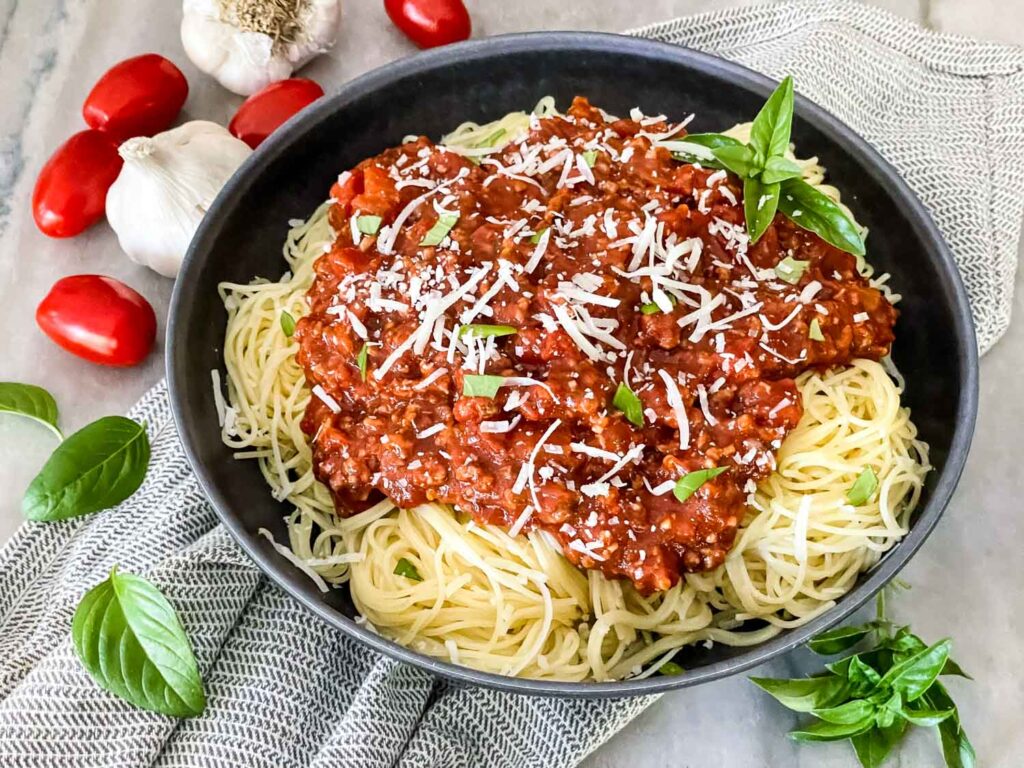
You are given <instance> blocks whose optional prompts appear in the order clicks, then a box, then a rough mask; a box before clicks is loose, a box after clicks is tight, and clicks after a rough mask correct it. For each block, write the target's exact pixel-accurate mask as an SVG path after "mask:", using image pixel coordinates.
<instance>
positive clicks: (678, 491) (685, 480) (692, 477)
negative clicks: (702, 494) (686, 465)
mask: <svg viewBox="0 0 1024 768" xmlns="http://www.w3.org/2000/svg"><path fill="white" fill-rule="evenodd" d="M727 469H729V468H728V467H714V468H712V469H698V470H697V471H696V472H687V473H686V474H685V475H683V476H682V477H680V478H679V479H678V480H676V487H675V488H673V489H672V493H674V494H675V497H676V498H677V499H679V501H686V500H687V499H688V498H690V497H691V496H693V494H694V493H695V492H696V490H697V489H698V488H700V487H701V486H702V485H704V483H706V482H707V481H708V480H710V479H711V478H713V477H718V476H719V475H720V474H722V473H723V472H725V471H726V470H727Z"/></svg>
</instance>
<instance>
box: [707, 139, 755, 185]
mask: <svg viewBox="0 0 1024 768" xmlns="http://www.w3.org/2000/svg"><path fill="white" fill-rule="evenodd" d="M711 151H712V152H713V153H714V155H715V159H716V160H718V162H720V163H721V164H722V165H724V166H725V167H726V168H727V169H728V170H730V171H732V172H733V173H735V174H736V175H737V176H740V177H741V178H750V177H753V176H754V175H756V174H757V173H758V171H760V168H758V167H757V166H756V165H755V164H754V150H752V149H751V148H750V147H748V146H747V145H746V144H740V145H739V146H727V147H718V148H717V149H713V150H711Z"/></svg>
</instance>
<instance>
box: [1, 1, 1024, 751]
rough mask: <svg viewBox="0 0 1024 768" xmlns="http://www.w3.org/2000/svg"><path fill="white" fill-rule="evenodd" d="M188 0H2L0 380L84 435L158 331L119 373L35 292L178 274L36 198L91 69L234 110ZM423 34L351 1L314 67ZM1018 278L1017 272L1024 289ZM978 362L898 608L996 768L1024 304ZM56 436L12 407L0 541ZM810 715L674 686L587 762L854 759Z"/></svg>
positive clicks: (1015, 613) (611, 9)
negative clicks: (794, 737)
mask: <svg viewBox="0 0 1024 768" xmlns="http://www.w3.org/2000/svg"><path fill="white" fill-rule="evenodd" d="M737 4H739V0H705V1H702V0H640V2H631V3H627V2H622V1H621V0H589V1H588V2H571V0H570V1H569V2H566V1H565V0H515V2H505V1H504V0H469V2H468V5H469V6H470V9H471V12H472V13H473V18H474V22H475V34H476V35H478V36H479V35H488V34H498V33H502V32H512V31H523V30H531V29H602V30H621V29H625V28H628V27H632V26H639V25H641V24H646V23H649V22H653V21H658V20H661V19H665V18H670V17H672V16H678V15H682V14H686V13H693V12H697V11H702V10H708V9H712V8H723V7H728V6H730V5H737ZM879 4H881V5H884V6H885V7H887V8H889V9H890V10H893V11H895V12H896V13H898V14H900V15H903V16H906V17H908V18H911V19H914V20H917V21H919V22H922V23H925V24H928V25H930V26H933V27H935V28H937V29H941V30H943V31H950V32H958V33H963V34H970V35H975V36H980V37H985V38H989V39H993V40H1002V41H1006V42H1015V43H1018V44H1019V43H1022V42H1024V4H1022V3H1020V2H1013V0H1011V1H1010V2H1006V1H1005V0H1002V1H1001V2H997V1H996V0H980V2H979V0H882V1H881V2H880V3H879ZM179 7H180V4H179V2H177V0H0V73H2V74H0V328H3V329H4V336H5V340H4V342H3V344H2V347H0V380H13V381H26V382H34V383H39V384H45V385H46V386H47V387H48V388H49V389H50V390H51V391H52V392H53V393H54V395H55V396H56V398H57V401H58V403H59V404H60V406H61V411H62V416H61V423H62V426H63V427H65V429H66V430H68V431H70V430H74V429H76V428H78V427H80V426H81V425H83V424H85V423H87V422H89V421H91V420H92V419H94V418H97V417H99V416H101V415H105V414H110V413H118V412H122V411H124V410H125V409H126V408H127V407H128V406H129V405H131V404H132V403H133V402H134V401H135V400H136V399H137V398H138V396H139V395H141V394H142V393H143V392H144V391H145V390H146V389H147V388H148V387H150V386H151V385H152V384H153V383H155V382H156V381H157V380H158V379H159V378H160V377H161V376H162V374H163V359H162V351H163V350H162V346H163V345H162V344H160V345H159V346H158V349H157V351H156V353H154V355H153V356H152V357H150V359H149V360H148V361H147V362H146V363H145V364H143V365H141V366H139V367H137V368H134V369H131V370H108V369H103V368H100V367H97V366H93V365H91V364H89V363H86V362H84V361H81V360H79V359H77V358H75V357H72V356H70V355H68V354H66V353H64V352H63V351H61V350H60V349H58V348H57V347H56V346H54V345H53V344H51V343H50V342H49V341H48V340H47V339H45V338H44V337H43V336H42V334H41V333H40V332H39V331H38V329H37V328H36V326H35V325H34V323H33V322H32V317H33V312H34V309H35V306H36V304H37V303H38V302H39V300H40V299H41V298H42V296H43V295H44V294H45V293H46V291H47V290H48V289H49V287H50V285H51V284H52V283H53V282H54V281H55V280H56V279H58V278H59V277H61V276H63V275H67V274H75V273H82V272H96V273H102V274H109V275H113V276H116V277H118V278H120V279H122V280H124V281H125V282H127V283H129V284H130V285H132V286H134V287H135V288H136V289H138V290H139V291H141V292H142V293H143V294H144V295H145V296H147V297H148V298H149V300H150V301H151V302H152V303H153V305H154V307H155V308H156V310H157V315H158V317H159V318H160V326H161V331H162V330H163V324H164V319H165V315H166V310H167V302H168V298H169V296H170V292H171V282H170V281H169V280H166V279H164V278H161V277H159V276H157V275H155V274H153V273H151V272H148V271H146V270H145V269H142V268H141V267H137V266H135V265H133V264H132V263H131V262H129V261H128V260H127V259H126V258H125V257H124V256H123V255H122V254H121V253H120V252H119V250H118V248H117V243H116V240H115V238H114V237H113V234H112V232H111V231H110V230H109V228H108V227H107V226H106V225H105V224H100V225H98V226H96V227H94V228H93V229H92V230H91V231H89V232H88V233H87V234H85V235H83V236H80V237H78V238H76V239H73V240H66V241H52V240H48V239H47V238H45V237H44V236H42V235H41V234H39V233H38V232H37V231H36V229H35V227H34V225H33V223H32V219H31V215H30V209H29V199H30V196H31V190H32V185H33V183H34V179H35V175H36V173H37V171H38V169H39V167H40V166H41V164H42V163H43V161H44V160H45V158H46V156H47V155H48V153H49V152H50V151H51V150H52V149H53V148H54V147H55V146H56V145H57V144H58V143H59V142H61V141H62V140H63V139H64V138H65V137H66V136H68V135H69V134H70V133H72V132H74V131H76V130H79V129H80V127H81V118H80V115H79V109H80V104H81V101H82V99H83V98H84V96H85V94H86V93H87V91H88V89H89V86H90V84H91V83H92V82H93V80H94V79H95V78H96V77H97V76H98V75H99V74H100V73H102V72H103V71H104V70H105V69H106V68H107V67H108V66H109V65H110V64H112V63H113V62H115V61H118V60H120V59H122V58H125V57H127V56H131V55H135V54H138V53H142V52H147V51H156V52H159V53H162V54H164V55H165V56H168V57H170V58H172V59H173V60H174V61H176V62H177V63H178V64H179V65H180V66H181V67H182V69H183V70H184V72H185V74H186V76H187V77H188V79H189V83H190V85H191V88H192V90H191V93H190V96H189V100H188V103H187V104H186V113H187V114H186V116H187V117H189V118H196V117H202V118H206V119H211V120H217V121H221V122H224V121H226V120H227V119H228V118H229V117H230V115H231V114H232V112H233V111H234V109H235V107H236V106H237V104H238V103H239V101H240V99H238V98H237V97H235V96H232V95H231V94H228V93H227V92H225V91H224V90H222V89H221V88H219V87H218V86H217V85H216V84H215V83H214V82H213V81H212V80H210V79H208V78H205V77H203V76H201V75H200V74H199V73H198V72H197V71H196V70H195V69H194V68H193V67H192V66H191V65H190V64H189V62H188V61H187V59H186V58H185V56H184V54H183V52H182V50H181V45H180V43H179V40H178V34H177V26H178V21H179V12H180V11H179ZM412 50H413V49H412V47H411V46H410V45H409V44H408V43H407V42H406V41H405V40H404V39H403V38H401V37H400V36H399V35H398V33H397V32H396V31H394V30H393V29H392V28H391V26H390V24H389V23H388V21H387V19H386V17H385V15H384V12H383V10H382V3H381V2H380V0H347V3H346V8H345V12H344V19H343V34H342V36H341V40H340V42H339V44H338V46H337V47H336V48H335V49H334V51H333V52H332V53H331V54H330V55H329V56H327V57H324V58H322V59H320V60H318V61H317V62H315V63H314V64H313V65H311V66H310V67H309V68H308V69H307V70H306V72H305V74H307V75H309V76H311V77H313V78H315V79H317V80H319V81H320V82H321V83H322V84H323V85H324V86H325V87H326V88H327V89H328V90H330V89H331V87H332V86H337V85H339V84H341V83H342V82H344V81H345V80H347V79H349V78H351V77H353V76H355V75H357V74H359V73H361V72H363V71H365V70H367V69H370V68H372V67H374V66H377V65H379V64H382V63H384V62H386V61H389V60H391V59H394V58H397V57H400V56H405V55H408V54H409V53H411V52H412ZM1018 288H1019V286H1018ZM1020 296H1021V294H1020V291H1019V290H1018V298H1017V302H1016V303H1017V306H1016V309H1015V312H1016V315H1015V317H1016V318H1017V319H1016V322H1015V324H1014V325H1013V326H1012V327H1011V329H1010V331H1009V333H1008V334H1007V336H1006V337H1005V338H1004V339H1003V340H1002V341H1000V342H999V344H998V345H997V346H996V348H995V349H994V350H992V352H991V353H989V354H988V355H987V356H986V357H985V359H984V361H983V363H982V367H981V375H982V379H981V412H980V415H979V421H978V430H977V438H976V440H975V445H974V449H973V451H972V454H971V458H970V460H969V463H968V466H967V470H966V472H965V475H964V479H963V482H962V483H961V485H960V488H959V490H958V492H957V494H956V497H955V499H954V501H953V504H952V505H951V508H950V510H949V511H948V513H947V515H946V517H945V519H944V520H943V521H942V523H941V525H940V526H939V528H938V530H937V531H936V532H935V533H934V534H933V536H932V537H931V539H930V540H929V541H928V543H927V545H926V546H925V547H924V549H923V550H922V551H921V553H920V554H919V555H918V556H917V557H916V558H915V559H914V561H913V562H912V563H911V565H910V566H909V568H908V569H907V570H906V572H905V578H906V579H907V580H908V581H909V582H911V583H912V584H913V585H914V589H913V591H912V592H911V593H910V595H908V596H905V597H901V598H899V599H898V601H897V602H896V605H895V612H896V614H897V618H898V619H900V620H901V621H909V622H912V623H913V625H914V627H915V629H916V630H917V631H918V632H919V633H920V634H921V635H923V636H924V637H925V638H938V637H940V636H943V635H946V634H951V635H952V636H953V638H954V641H955V645H956V656H957V658H958V659H959V660H960V662H961V663H962V664H963V665H964V666H965V667H966V668H967V669H968V670H969V671H970V672H971V673H972V674H973V675H974V676H975V682H974V683H970V684H965V683H962V682H960V681H955V682H954V683H953V684H952V687H953V689H954V690H955V695H956V698H957V700H958V701H959V702H960V706H961V708H962V711H963V718H964V721H965V725H966V727H967V729H968V732H969V733H970V735H971V737H972V739H973V741H974V743H975V745H976V747H977V749H978V753H979V756H980V757H981V760H980V765H983V766H1005V767H1006V768H1011V767H1012V768H1016V767H1017V766H1019V765H1021V764H1022V762H1024V733H1022V730H1021V725H1022V724H1024V716H1022V713H1024V675H1022V673H1021V669H1022V668H1024V644H1022V643H1021V642H1020V638H1021V637H1022V636H1024V619H1022V618H1021V615H1022V610H1021V609H1024V558H1021V557H1020V554H1019V552H1020V548H1021V544H1022V538H1024V525H1022V523H1021V522H1020V520H1021V515H1020V512H1019V501H1020V499H1021V498H1022V497H1024V473H1021V472H1020V470H1019V464H1020V460H1021V458H1022V456H1021V451H1020V450H1019V447H1018V445H1019V437H1018V433H1019V430H1020V427H1021V425H1022V423H1024V384H1022V379H1021V376H1020V366H1019V363H1018V361H1019V360H1020V358H1021V356H1022V355H1024V321H1022V320H1021V315H1022V314H1024V306H1021V305H1022V303H1024V302H1022V299H1021V298H1020ZM51 449H52V440H51V438H50V437H49V436H48V434H47V433H46V432H45V431H43V430H41V429H38V428H35V427H34V426H33V425H31V424H28V423H26V422H23V421H20V420H16V419H0V488H3V489H4V492H3V493H2V494H0V542H2V541H3V540H6V538H7V537H9V536H10V535H11V534H12V533H13V532H14V530H15V529H16V527H17V526H18V525H19V524H20V513H19V503H20V498H21V494H22V490H23V489H24V487H25V486H26V484H27V483H28V481H29V480H30V478H31V477H32V476H33V475H34V474H35V472H36V471H37V470H38V468H39V466H40V465H41V464H42V462H43V461H44V460H45V457H46V456H47V455H48V453H49V451H50V450H51ZM808 656H809V654H807V653H806V652H800V653H796V654H793V655H791V656H790V657H788V658H786V659H784V660H782V661H779V662H776V663H774V664H772V665H770V666H769V667H766V668H763V669H760V670H758V672H759V673H761V674H771V675H785V674H790V673H793V672H796V671H797V670H799V669H802V668H804V667H806V665H807V664H808V662H809V659H808ZM794 722H795V719H794V718H792V717H790V715H789V713H787V712H786V711H784V710H783V709H782V708H781V707H778V706H775V705H774V704H773V703H772V702H771V701H769V700H767V698H766V697H765V696H762V695H759V694H758V693H757V692H756V691H755V690H754V689H753V687H752V686H751V685H750V684H749V683H748V682H747V681H746V679H745V677H743V676H740V677H736V678H734V679H731V680H726V681H723V682H719V683H715V684H710V685H706V686H702V687H700V688H698V689H695V690H689V691H682V692H679V693H675V694H671V695H668V696H665V697H664V698H663V699H662V700H661V701H659V702H658V703H657V704H655V705H654V706H653V707H652V708H651V709H650V710H648V712H647V713H646V714H645V715H643V716H641V717H640V718H638V719H637V721H636V722H634V723H633V724H632V725H630V726H629V727H628V728H626V729H625V730H624V731H623V732H621V733H620V734H618V735H616V736H615V737H614V738H612V739H611V740H610V741H609V743H608V744H607V745H606V746H604V747H603V748H602V749H600V750H599V751H598V752H597V753H595V754H594V755H593V756H592V757H591V758H590V759H589V761H588V763H587V764H588V765H589V766H591V768H598V767H599V766H600V767H601V768H612V767H613V766H625V765H628V766H631V768H654V767H655V766H672V767H673V768H697V767H698V766H712V765H714V766H728V767H729V768H733V767H739V768H747V767H748V766H749V767H761V766H765V767H767V766H772V767H773V768H774V767H776V766H822V767H826V766H827V767H832V766H835V767H839V766H842V767H846V766H854V765H855V764H856V761H855V760H854V758H853V755H852V752H850V750H849V748H848V746H847V745H845V744H844V745H830V746H820V747H796V746H794V745H793V744H791V743H790V742H788V741H787V740H786V739H785V738H784V737H783V733H784V732H785V730H786V729H788V728H789V727H792V725H793V724H794ZM940 764H941V757H940V755H939V751H938V748H937V746H936V744H935V743H934V742H933V738H932V736H931V734H929V733H918V734H915V735H914V736H913V737H912V738H911V739H909V740H908V743H907V744H906V745H905V746H904V748H903V750H902V752H901V753H900V756H899V758H898V759H894V760H893V761H892V763H891V765H893V766H897V765H898V766H915V767H918V766H920V767H926V766H937V765H940Z"/></svg>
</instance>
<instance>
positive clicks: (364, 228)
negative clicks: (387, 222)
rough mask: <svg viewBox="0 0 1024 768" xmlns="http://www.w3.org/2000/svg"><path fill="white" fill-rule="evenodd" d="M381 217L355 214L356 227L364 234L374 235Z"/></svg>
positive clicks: (378, 227)
mask: <svg viewBox="0 0 1024 768" xmlns="http://www.w3.org/2000/svg"><path fill="white" fill-rule="evenodd" d="M381 221H382V219H381V217H380V216H368V215H367V216H357V217H356V229H358V230H359V231H360V232H362V233H363V234H364V235H376V234H377V231H378V230H379V229H380V223H381Z"/></svg>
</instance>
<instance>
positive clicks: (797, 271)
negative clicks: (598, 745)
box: [775, 256, 811, 285]
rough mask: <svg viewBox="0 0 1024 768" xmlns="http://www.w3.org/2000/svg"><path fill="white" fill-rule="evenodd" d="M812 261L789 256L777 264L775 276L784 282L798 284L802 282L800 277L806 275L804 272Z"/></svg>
mask: <svg viewBox="0 0 1024 768" xmlns="http://www.w3.org/2000/svg"><path fill="white" fill-rule="evenodd" d="M810 263H811V262H809V261H801V260H800V259H794V258H793V257H792V256H787V257H786V258H784V259H783V260H782V261H780V262H779V263H778V264H776V265H775V276H776V277H777V278H779V280H782V281H783V282H786V283H789V284H790V285H796V284H797V283H799V282H800V278H801V277H803V276H804V272H805V271H806V270H807V266H808V265H809V264H810Z"/></svg>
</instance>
